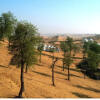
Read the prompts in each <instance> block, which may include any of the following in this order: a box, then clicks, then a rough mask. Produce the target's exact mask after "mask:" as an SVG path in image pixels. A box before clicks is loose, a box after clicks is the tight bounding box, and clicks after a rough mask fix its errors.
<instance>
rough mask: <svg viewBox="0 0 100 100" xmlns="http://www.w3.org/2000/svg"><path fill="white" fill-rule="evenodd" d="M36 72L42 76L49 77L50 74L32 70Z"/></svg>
mask: <svg viewBox="0 0 100 100" xmlns="http://www.w3.org/2000/svg"><path fill="white" fill-rule="evenodd" d="M32 72H34V73H36V74H40V75H43V76H46V77H51V75H48V74H45V73H42V72H37V71H32Z"/></svg>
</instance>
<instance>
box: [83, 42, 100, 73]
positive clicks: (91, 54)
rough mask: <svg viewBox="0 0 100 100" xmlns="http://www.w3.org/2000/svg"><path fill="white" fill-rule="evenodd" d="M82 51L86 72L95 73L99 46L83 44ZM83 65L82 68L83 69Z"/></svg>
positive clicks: (99, 56)
mask: <svg viewBox="0 0 100 100" xmlns="http://www.w3.org/2000/svg"><path fill="white" fill-rule="evenodd" d="M83 49H84V51H85V54H87V56H86V57H85V58H84V60H85V62H84V63H86V62H87V65H86V66H87V68H85V69H86V70H88V69H89V70H91V71H92V72H94V71H96V70H97V69H98V67H99V64H100V45H98V44H97V43H96V42H86V43H84V46H83ZM84 63H82V66H83V67H84V65H83V64H84Z"/></svg>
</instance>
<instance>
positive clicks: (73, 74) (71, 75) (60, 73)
mask: <svg viewBox="0 0 100 100" xmlns="http://www.w3.org/2000/svg"><path fill="white" fill-rule="evenodd" d="M55 73H57V74H61V75H64V76H68V75H67V74H65V73H62V72H58V71H55ZM70 76H74V77H78V78H83V77H81V76H77V75H74V74H70Z"/></svg>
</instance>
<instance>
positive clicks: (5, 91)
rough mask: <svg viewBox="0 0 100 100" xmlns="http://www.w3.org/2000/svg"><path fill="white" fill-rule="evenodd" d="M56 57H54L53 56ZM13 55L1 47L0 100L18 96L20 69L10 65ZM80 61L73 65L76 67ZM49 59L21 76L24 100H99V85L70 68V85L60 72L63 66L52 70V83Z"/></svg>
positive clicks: (99, 83) (59, 62)
mask: <svg viewBox="0 0 100 100" xmlns="http://www.w3.org/2000/svg"><path fill="white" fill-rule="evenodd" d="M56 55H57V53H56ZM11 57H12V55H10V54H9V52H8V49H7V42H5V43H3V45H1V46H0V97H1V98H10V97H15V96H17V95H18V92H19V87H20V68H16V66H12V65H9V62H10V59H11ZM78 62H79V60H77V61H75V64H77V63H78ZM51 63H52V62H51V59H50V58H48V57H46V56H42V63H39V64H37V65H34V66H32V67H30V69H29V71H28V73H24V80H25V91H24V94H23V97H25V98H79V97H83V98H84V97H85V98H86V97H90V98H100V81H97V80H92V79H90V78H88V77H86V79H84V75H83V74H82V73H81V72H80V71H79V69H76V67H75V64H73V65H72V66H71V81H68V80H67V70H65V71H64V72H63V71H62V67H61V66H62V62H61V61H58V62H57V64H56V66H55V84H56V86H55V87H53V86H52V81H51V68H50V66H51Z"/></svg>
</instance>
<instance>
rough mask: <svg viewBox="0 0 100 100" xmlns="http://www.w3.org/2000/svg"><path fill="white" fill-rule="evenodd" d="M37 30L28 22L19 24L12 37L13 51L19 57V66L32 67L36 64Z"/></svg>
mask: <svg viewBox="0 0 100 100" xmlns="http://www.w3.org/2000/svg"><path fill="white" fill-rule="evenodd" d="M36 35H37V30H36V28H35V26H33V25H32V24H30V23H27V22H19V23H18V24H17V28H16V30H15V34H14V36H13V37H12V45H11V48H12V51H13V54H14V55H16V57H17V59H16V60H17V61H16V62H17V64H20V63H21V61H23V62H24V64H25V63H26V64H28V65H32V64H34V63H35V62H36V45H37V36H36Z"/></svg>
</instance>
